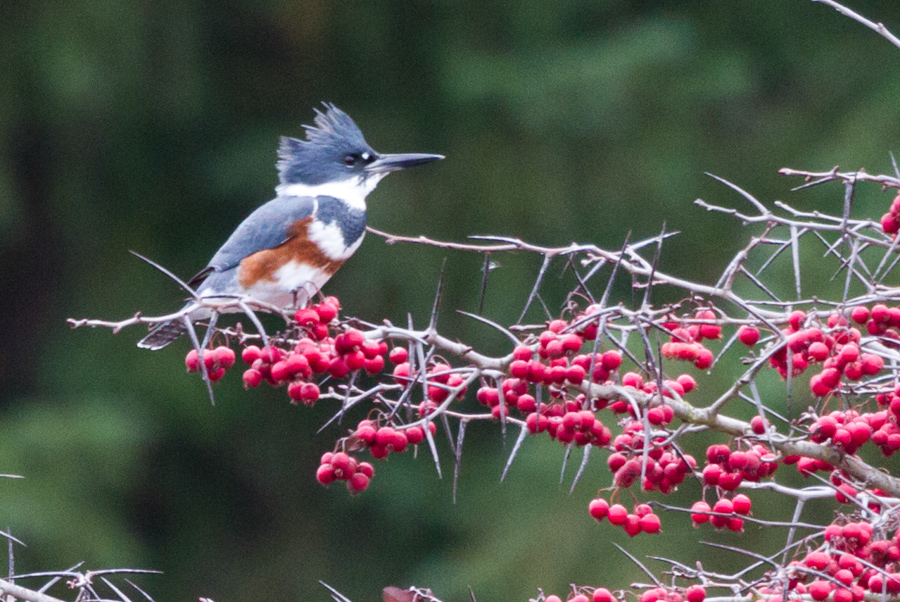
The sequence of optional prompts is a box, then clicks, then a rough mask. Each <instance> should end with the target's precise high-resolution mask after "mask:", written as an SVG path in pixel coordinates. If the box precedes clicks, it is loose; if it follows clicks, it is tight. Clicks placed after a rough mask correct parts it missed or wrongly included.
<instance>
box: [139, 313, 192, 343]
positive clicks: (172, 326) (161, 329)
mask: <svg viewBox="0 0 900 602" xmlns="http://www.w3.org/2000/svg"><path fill="white" fill-rule="evenodd" d="M185 332H187V326H185V325H184V321H183V320H171V321H169V322H163V323H162V324H160V325H159V326H157V327H156V328H154V329H153V330H151V331H150V334H148V335H147V336H145V337H144V338H143V339H141V340H140V341H138V344H137V346H138V347H140V348H142V349H150V350H153V351H156V350H157V349H162V348H163V347H165V346H166V345H168V344H169V343H172V342H174V341H175V339H177V338H178V337H180V336H181V335H183V334H184V333H185Z"/></svg>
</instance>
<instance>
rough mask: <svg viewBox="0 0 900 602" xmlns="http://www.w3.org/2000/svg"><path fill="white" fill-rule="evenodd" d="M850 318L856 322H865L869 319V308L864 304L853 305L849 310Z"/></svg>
mask: <svg viewBox="0 0 900 602" xmlns="http://www.w3.org/2000/svg"><path fill="white" fill-rule="evenodd" d="M850 319H851V320H853V321H854V322H856V323H857V324H865V323H866V322H868V321H869V308H868V307H865V306H864V305H860V306H858V307H854V308H853V309H852V310H851V311H850Z"/></svg>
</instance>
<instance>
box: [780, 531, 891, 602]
mask: <svg viewBox="0 0 900 602" xmlns="http://www.w3.org/2000/svg"><path fill="white" fill-rule="evenodd" d="M875 537H876V533H875V530H874V529H873V528H872V525H871V524H870V523H868V522H866V521H858V522H844V523H843V524H841V523H839V522H835V523H832V524H831V525H829V526H828V527H827V528H826V529H825V534H824V539H825V544H824V545H823V546H822V547H820V548H818V549H816V550H812V551H809V552H807V553H806V555H805V556H803V557H802V558H800V559H798V560H796V561H794V562H792V563H791V564H790V565H789V566H788V574H789V575H790V577H791V578H790V581H789V583H788V588H789V590H791V591H792V592H794V593H796V594H807V595H809V597H810V598H812V599H813V600H816V601H819V602H821V601H823V600H826V599H831V600H832V601H833V602H861V601H862V600H863V599H865V597H866V595H867V594H870V595H875V596H881V595H884V594H885V593H887V594H888V595H889V596H896V595H897V594H900V572H898V571H900V564H898V563H900V544H898V534H897V533H894V535H893V536H892V537H890V538H887V539H876V538H875ZM772 593H773V594H775V593H776V592H775V591H773V592H772ZM777 593H778V598H779V599H780V598H781V594H780V592H777Z"/></svg>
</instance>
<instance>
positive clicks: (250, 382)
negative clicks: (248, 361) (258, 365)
mask: <svg viewBox="0 0 900 602" xmlns="http://www.w3.org/2000/svg"><path fill="white" fill-rule="evenodd" d="M243 378H244V388H247V389H252V388H253V387H258V386H259V384H260V383H261V382H262V379H263V375H262V374H261V373H260V372H259V370H254V369H253V368H249V369H247V370H245V371H244V377H243Z"/></svg>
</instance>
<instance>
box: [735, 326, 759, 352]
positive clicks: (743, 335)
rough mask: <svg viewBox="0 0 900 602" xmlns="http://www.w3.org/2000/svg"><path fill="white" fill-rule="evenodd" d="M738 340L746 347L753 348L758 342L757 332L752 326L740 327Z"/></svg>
mask: <svg viewBox="0 0 900 602" xmlns="http://www.w3.org/2000/svg"><path fill="white" fill-rule="evenodd" d="M738 340H739V341H740V342H741V343H743V344H744V345H746V346H747V347H753V346H754V345H756V343H757V342H758V341H759V330H757V329H756V328H754V327H753V326H741V327H740V328H739V329H738Z"/></svg>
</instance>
